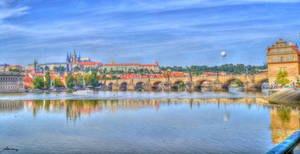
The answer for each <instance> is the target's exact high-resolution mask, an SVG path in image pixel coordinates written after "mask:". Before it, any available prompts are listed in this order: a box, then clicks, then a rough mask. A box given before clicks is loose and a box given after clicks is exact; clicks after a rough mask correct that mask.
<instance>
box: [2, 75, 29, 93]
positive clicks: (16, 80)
mask: <svg viewBox="0 0 300 154" xmlns="http://www.w3.org/2000/svg"><path fill="white" fill-rule="evenodd" d="M0 92H24V75H23V74H21V73H16V72H0Z"/></svg>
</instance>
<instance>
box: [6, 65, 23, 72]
mask: <svg viewBox="0 0 300 154" xmlns="http://www.w3.org/2000/svg"><path fill="white" fill-rule="evenodd" d="M10 70H18V71H20V72H21V71H23V67H22V66H21V65H10V66H7V67H6V71H10Z"/></svg>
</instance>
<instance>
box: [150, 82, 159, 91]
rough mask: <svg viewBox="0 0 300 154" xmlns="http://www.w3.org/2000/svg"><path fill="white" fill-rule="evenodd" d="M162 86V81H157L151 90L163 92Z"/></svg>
mask: <svg viewBox="0 0 300 154" xmlns="http://www.w3.org/2000/svg"><path fill="white" fill-rule="evenodd" d="M161 84H162V81H156V82H154V83H153V85H152V86H151V89H152V90H155V91H160V90H162V88H161Z"/></svg>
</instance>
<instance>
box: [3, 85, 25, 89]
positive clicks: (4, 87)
mask: <svg viewBox="0 0 300 154" xmlns="http://www.w3.org/2000/svg"><path fill="white" fill-rule="evenodd" d="M18 88H23V86H1V85H0V89H18Z"/></svg>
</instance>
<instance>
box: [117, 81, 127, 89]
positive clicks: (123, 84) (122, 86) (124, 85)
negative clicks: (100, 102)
mask: <svg viewBox="0 0 300 154" xmlns="http://www.w3.org/2000/svg"><path fill="white" fill-rule="evenodd" d="M127 85H128V83H127V82H122V83H121V84H120V86H119V90H121V91H126V90H127Z"/></svg>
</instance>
